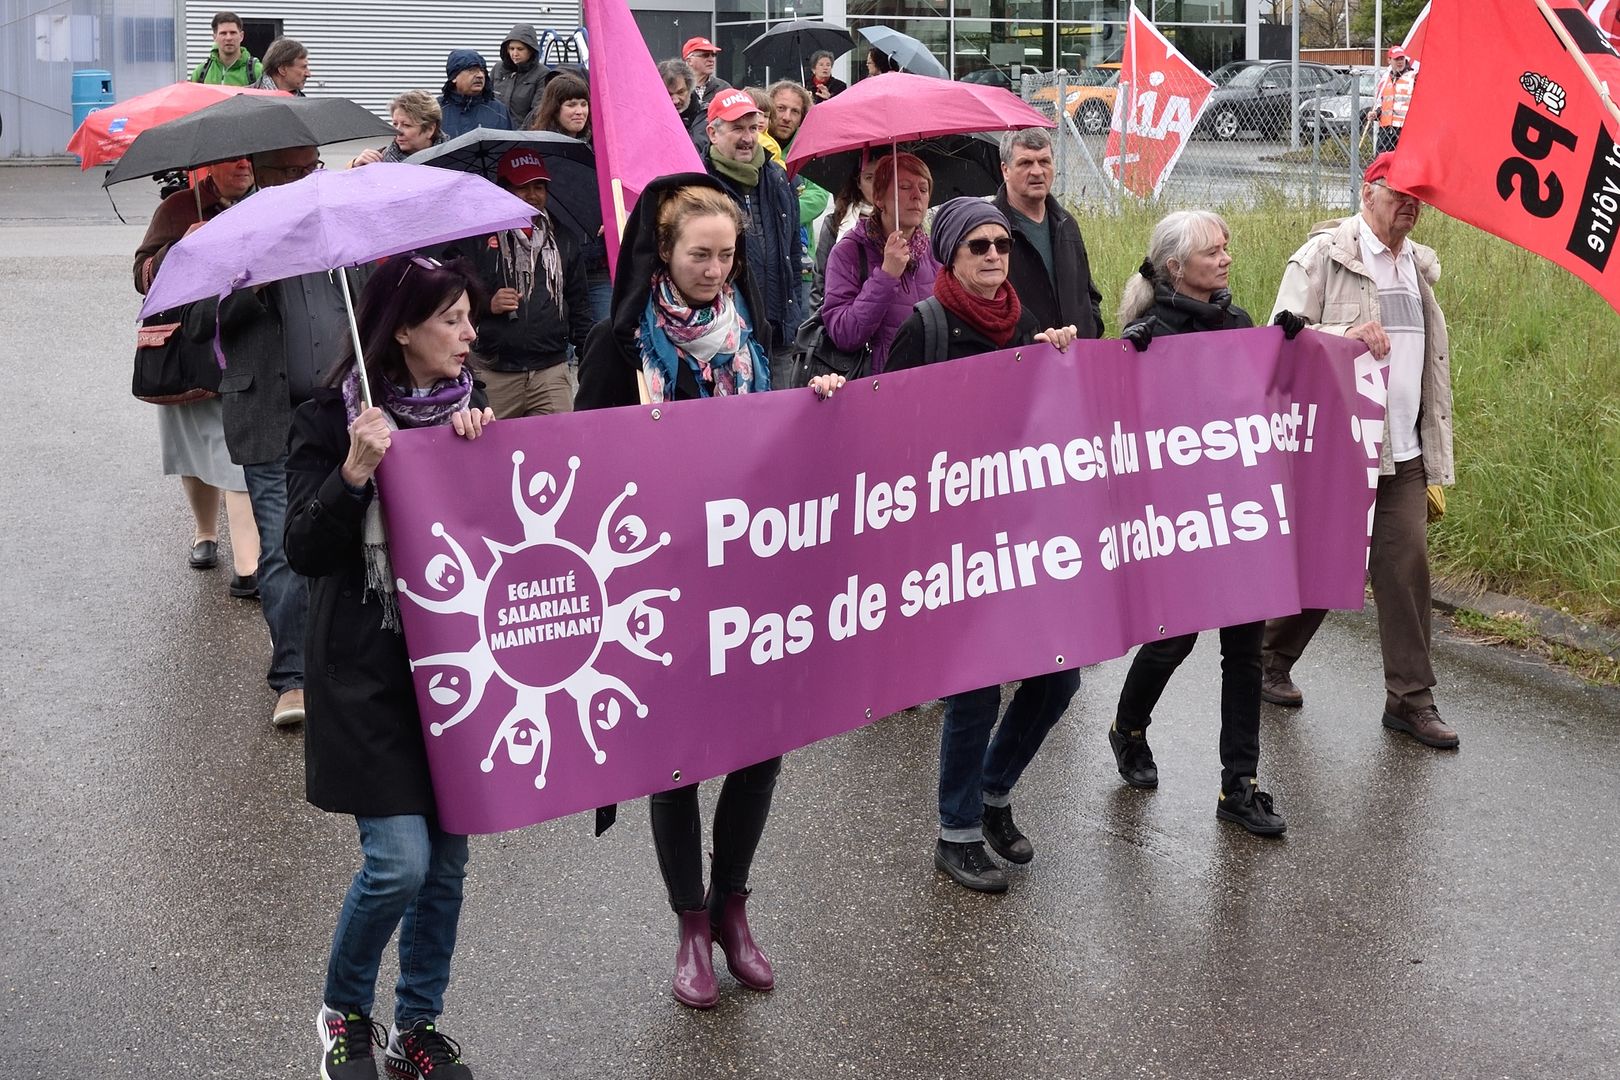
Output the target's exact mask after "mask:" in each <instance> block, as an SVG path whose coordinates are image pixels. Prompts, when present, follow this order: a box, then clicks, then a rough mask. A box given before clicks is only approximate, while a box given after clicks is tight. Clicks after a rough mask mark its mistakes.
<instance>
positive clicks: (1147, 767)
mask: <svg viewBox="0 0 1620 1080" xmlns="http://www.w3.org/2000/svg"><path fill="white" fill-rule="evenodd" d="M1108 745H1109V746H1110V747H1111V748H1112V749H1113V751H1114V765H1115V766H1116V767H1117V768H1118V769H1119V775H1120V777H1121V778H1123V779H1124V781H1125V782H1126V783H1127V784H1129V785H1131V787H1134V788H1156V787H1158V786H1159V767H1158V766H1157V765H1156V764H1154V762H1153V748H1152V747H1150V746H1148V741H1147V735H1146V734H1145V733H1144V732H1141V731H1133V732H1130V733H1129V734H1126V733H1125V732H1122V731H1120V730H1119V725H1118V724H1117V723H1116V724H1114V726H1113V727H1110V728H1109V729H1108Z"/></svg>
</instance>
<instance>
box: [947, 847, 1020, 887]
mask: <svg viewBox="0 0 1620 1080" xmlns="http://www.w3.org/2000/svg"><path fill="white" fill-rule="evenodd" d="M934 866H936V867H937V868H939V869H940V870H943V871H945V872H946V873H947V874H949V875H950V876H951V877H952V878H954V879H956V883H957V884H958V885H962V886H964V887H966V888H969V889H972V890H973V891H974V892H988V893H1003V892H1006V891H1007V874H1006V872H1005V871H1003V870H1002V869H1001V867H999V866H997V865H996V864H995V863H993V862H991V861H990V856H989V855H986V854H985V852H984V843H983V841H977V840H976V841H974V842H973V843H970V844H958V843H955V842H953V841H950V840H941V841H940V842H939V843H937V844H935V845H934Z"/></svg>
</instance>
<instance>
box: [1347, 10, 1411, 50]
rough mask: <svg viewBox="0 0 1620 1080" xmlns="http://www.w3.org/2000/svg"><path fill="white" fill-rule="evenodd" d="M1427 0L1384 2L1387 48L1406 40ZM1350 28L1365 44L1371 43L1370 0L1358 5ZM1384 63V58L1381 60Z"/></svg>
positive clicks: (1385, 41)
mask: <svg viewBox="0 0 1620 1080" xmlns="http://www.w3.org/2000/svg"><path fill="white" fill-rule="evenodd" d="M1424 2H1425V0H1384V41H1383V44H1384V46H1385V47H1386V48H1387V47H1388V46H1390V45H1399V44H1400V43H1401V42H1402V41H1405V40H1406V32H1407V31H1408V30H1410V29H1412V24H1413V23H1414V22H1416V21H1417V17H1418V15H1419V14H1420V13H1421V12H1422V11H1423V4H1424ZM1350 27H1351V29H1352V30H1353V31H1354V35H1355V36H1356V37H1357V38H1359V39H1361V40H1362V41H1363V42H1370V41H1371V40H1372V34H1373V5H1372V3H1371V2H1370V0H1361V2H1360V3H1358V4H1356V7H1355V12H1354V14H1352V15H1351V16H1350ZM1379 60H1380V62H1382V60H1383V58H1382V57H1380V58H1379Z"/></svg>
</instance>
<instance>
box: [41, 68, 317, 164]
mask: <svg viewBox="0 0 1620 1080" xmlns="http://www.w3.org/2000/svg"><path fill="white" fill-rule="evenodd" d="M237 94H280V95H281V96H282V97H287V96H289V95H288V94H287V92H286V91H284V90H249V89H248V88H247V87H245V86H218V85H215V84H213V83H193V82H177V83H174V84H173V85H170V86H163V87H159V88H158V89H156V90H152V91H150V92H148V93H145V94H137V95H136V96H135V97H132V98H130V99H129V100H128V101H120V102H118V103H117V104H116V105H109V106H107V107H106V108H105V109H97V110H96V111H95V112H93V113H91V114H90V115H89V116H87V117H85V120H84V123H82V124H80V125H79V130H77V131H75V132H74V133H73V138H71V139H69V140H68V145H67V148H68V150H69V151H71V152H72V153H75V154H78V155H79V168H81V169H89V168H90V167H92V166H94V165H106V164H108V163H109V162H113V161H117V160H118V159H119V158H121V157H123V156H124V151H125V150H128V149H129V144H130V143H132V142H134V141H135V136H137V135H139V134H140V133H141V132H143V131H145V130H146V129H147V128H149V127H156V126H157V125H159V124H161V123H163V122H165V121H167V120H174V119H176V118H177V117H181V116H187V115H189V114H191V113H194V112H196V111H197V110H198V109H201V108H204V107H206V106H209V105H212V104H214V103H215V102H218V101H223V100H224V99H225V98H228V97H235V96H236V95H237Z"/></svg>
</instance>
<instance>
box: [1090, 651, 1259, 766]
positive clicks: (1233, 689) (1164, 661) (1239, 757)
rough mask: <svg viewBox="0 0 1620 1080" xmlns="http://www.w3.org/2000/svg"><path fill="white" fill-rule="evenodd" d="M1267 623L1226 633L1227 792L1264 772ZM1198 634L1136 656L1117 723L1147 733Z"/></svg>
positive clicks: (1122, 693)
mask: <svg viewBox="0 0 1620 1080" xmlns="http://www.w3.org/2000/svg"><path fill="white" fill-rule="evenodd" d="M1265 629H1266V624H1265V623H1263V622H1253V623H1244V624H1242V625H1241V626H1225V627H1222V628H1221V787H1222V788H1223V789H1224V790H1228V791H1230V790H1231V789H1232V787H1233V785H1234V784H1236V782H1237V780H1238V778H1239V777H1244V776H1255V775H1257V774H1258V772H1259V768H1260V639H1261V637H1262V636H1263V635H1264V634H1265ZM1197 640H1198V635H1197V634H1183V635H1182V636H1180V637H1173V638H1166V639H1165V640H1163V641H1150V642H1148V643H1147V644H1146V645H1143V646H1142V647H1141V648H1140V649H1138V650H1137V651H1136V659H1134V660H1132V661H1131V670H1130V673H1129V674H1127V675H1126V676H1125V685H1124V686H1123V687H1122V688H1121V689H1120V692H1119V705H1118V707H1117V709H1116V711H1115V724H1116V726H1117V727H1118V728H1119V730H1120V731H1126V732H1129V731H1145V730H1147V726H1148V725H1149V724H1150V723H1152V722H1153V709H1154V706H1156V705H1158V703H1159V696H1160V695H1161V694H1163V693H1164V688H1165V686H1167V685H1168V684H1169V682H1170V676H1172V675H1174V674H1175V672H1176V668H1178V667H1180V666H1181V662H1182V661H1183V660H1185V659H1187V657H1188V655H1189V654H1191V653H1192V650H1193V643H1194V642H1196V641H1197Z"/></svg>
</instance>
